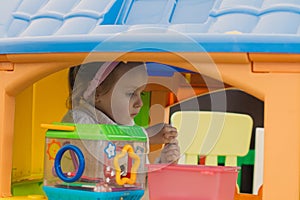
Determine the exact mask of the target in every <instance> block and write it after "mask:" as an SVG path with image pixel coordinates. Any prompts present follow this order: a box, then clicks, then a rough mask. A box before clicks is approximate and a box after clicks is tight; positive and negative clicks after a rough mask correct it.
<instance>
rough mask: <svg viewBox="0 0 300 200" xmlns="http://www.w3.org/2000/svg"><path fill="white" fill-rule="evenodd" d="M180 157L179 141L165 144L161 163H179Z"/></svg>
mask: <svg viewBox="0 0 300 200" xmlns="http://www.w3.org/2000/svg"><path fill="white" fill-rule="evenodd" d="M179 157H180V148H179V146H178V141H177V140H176V139H174V140H173V141H171V143H168V144H165V145H164V148H163V149H162V151H161V154H160V161H159V162H160V163H173V164H175V163H177V162H178V159H179Z"/></svg>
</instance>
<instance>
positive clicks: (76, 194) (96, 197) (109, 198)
mask: <svg viewBox="0 0 300 200" xmlns="http://www.w3.org/2000/svg"><path fill="white" fill-rule="evenodd" d="M43 189H44V191H45V193H46V195H47V197H48V200H70V199H72V200H87V199H88V200H100V199H105V200H120V199H121V198H122V199H123V200H139V199H141V198H142V197H143V195H144V190H127V191H121V192H90V191H82V190H73V189H65V188H56V187H49V186H44V187H43Z"/></svg>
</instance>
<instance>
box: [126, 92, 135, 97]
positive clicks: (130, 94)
mask: <svg viewBox="0 0 300 200" xmlns="http://www.w3.org/2000/svg"><path fill="white" fill-rule="evenodd" d="M126 95H127V96H129V97H132V96H133V95H134V92H127V94H126Z"/></svg>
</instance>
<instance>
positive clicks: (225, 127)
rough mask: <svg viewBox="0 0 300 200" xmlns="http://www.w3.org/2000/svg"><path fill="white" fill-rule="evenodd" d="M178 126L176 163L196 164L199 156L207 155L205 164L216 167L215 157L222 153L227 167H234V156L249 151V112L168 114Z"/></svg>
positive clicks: (235, 164)
mask: <svg viewBox="0 0 300 200" xmlns="http://www.w3.org/2000/svg"><path fill="white" fill-rule="evenodd" d="M171 124H172V125H173V126H174V127H176V128H177V131H178V141H179V146H180V150H181V152H182V153H184V154H183V156H181V158H180V160H179V164H194V165H196V164H198V156H199V155H200V156H201V155H202V156H206V159H205V165H213V166H216V165H217V164H218V161H217V159H218V156H225V165H226V166H237V156H245V155H246V154H247V153H248V151H249V145H250V140H251V134H252V126H253V120H252V118H251V117H250V116H249V115H246V114H238V113H228V112H215V111H179V112H176V113H174V114H173V115H172V116H171Z"/></svg>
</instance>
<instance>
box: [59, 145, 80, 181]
mask: <svg viewBox="0 0 300 200" xmlns="http://www.w3.org/2000/svg"><path fill="white" fill-rule="evenodd" d="M67 150H70V151H73V152H74V153H75V154H76V155H77V158H78V161H79V165H78V169H77V171H76V172H75V175H74V176H73V177H67V176H65V174H64V173H63V172H62V169H61V159H62V156H63V154H64V153H65V152H66V151H67ZM84 168H85V160H84V156H83V154H82V152H81V150H80V149H79V148H78V147H76V146H74V145H71V144H68V145H65V146H63V147H62V148H61V149H60V150H59V151H58V152H57V154H56V156H55V160H54V169H55V172H56V174H57V176H58V178H60V179H61V180H62V181H64V182H67V183H71V182H75V181H77V180H78V179H79V178H80V177H81V176H82V174H83V171H84Z"/></svg>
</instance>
